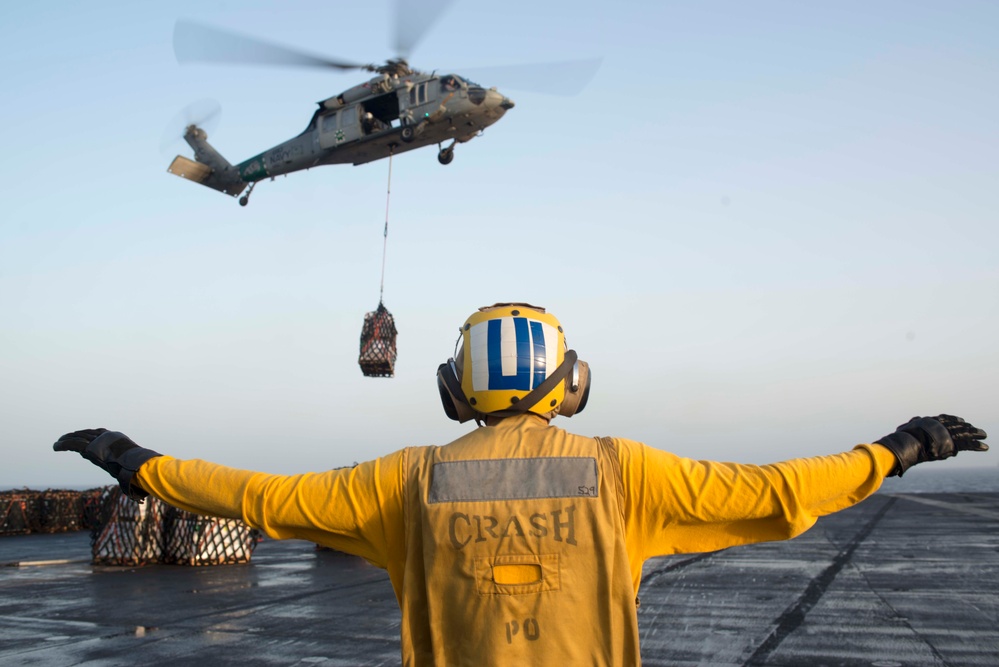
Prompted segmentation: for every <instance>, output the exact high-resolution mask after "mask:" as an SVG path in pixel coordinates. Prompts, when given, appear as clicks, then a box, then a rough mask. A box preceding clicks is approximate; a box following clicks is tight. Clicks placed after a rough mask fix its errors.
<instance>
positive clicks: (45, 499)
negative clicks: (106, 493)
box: [0, 489, 102, 535]
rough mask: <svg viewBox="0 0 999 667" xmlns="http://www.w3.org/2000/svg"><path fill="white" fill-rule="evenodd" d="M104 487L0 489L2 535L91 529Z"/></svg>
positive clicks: (0, 533) (0, 532) (0, 525)
mask: <svg viewBox="0 0 999 667" xmlns="http://www.w3.org/2000/svg"><path fill="white" fill-rule="evenodd" d="M101 492H102V490H101V489H90V490H87V491H66V490H60V489H47V490H45V491H34V490H31V489H21V490H12V491H0V535H24V534H27V533H61V532H64V531H71V530H82V529H85V528H90V527H91V526H93V524H94V515H95V508H96V505H97V503H98V501H99V498H100V495H101Z"/></svg>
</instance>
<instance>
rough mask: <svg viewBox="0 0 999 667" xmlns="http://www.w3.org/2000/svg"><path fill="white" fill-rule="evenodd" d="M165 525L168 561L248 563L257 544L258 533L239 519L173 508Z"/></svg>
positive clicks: (181, 563)
mask: <svg viewBox="0 0 999 667" xmlns="http://www.w3.org/2000/svg"><path fill="white" fill-rule="evenodd" d="M163 527H164V533H165V537H164V551H163V562H164V563H174V564H177V565H223V564H232V563H248V562H249V561H250V557H251V556H252V555H253V550H254V549H255V548H256V546H257V532H256V531H255V530H252V529H251V528H250V527H249V526H247V525H246V524H245V523H243V522H242V521H237V520H235V519H219V518H216V517H209V516H201V515H199V514H192V513H191V512H185V511H184V510H181V509H177V508H175V507H170V508H169V509H168V511H167V513H166V517H165V521H164V524H163Z"/></svg>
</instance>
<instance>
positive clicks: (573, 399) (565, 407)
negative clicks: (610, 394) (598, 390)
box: [558, 360, 590, 417]
mask: <svg viewBox="0 0 999 667" xmlns="http://www.w3.org/2000/svg"><path fill="white" fill-rule="evenodd" d="M589 398H590V365H589V364H588V363H586V362H585V361H582V360H580V361H577V362H576V367H575V368H573V370H572V373H570V374H569V376H568V377H567V378H566V379H565V398H564V399H562V403H561V404H560V405H559V406H558V414H559V416H562V417H571V416H573V415H574V414H576V413H577V412H582V411H583V408H585V407H586V401H587V400H589Z"/></svg>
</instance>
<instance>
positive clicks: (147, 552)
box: [90, 486, 167, 565]
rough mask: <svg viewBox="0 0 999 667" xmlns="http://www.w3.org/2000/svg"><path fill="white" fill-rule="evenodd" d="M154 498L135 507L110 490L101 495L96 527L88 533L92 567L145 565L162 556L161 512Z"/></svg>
mask: <svg viewBox="0 0 999 667" xmlns="http://www.w3.org/2000/svg"><path fill="white" fill-rule="evenodd" d="M166 507H167V505H164V504H163V503H162V502H160V501H159V500H157V499H156V498H151V497H150V498H146V500H145V501H144V502H141V503H137V502H135V501H133V500H129V498H128V497H127V496H125V495H123V494H122V492H121V488H120V487H118V486H110V487H107V488H105V489H104V492H103V493H102V494H101V505H100V512H99V515H98V521H97V524H96V525H95V526H94V527H93V528H92V529H91V531H90V549H91V554H92V559H91V561H92V562H93V564H94V565H146V564H149V563H155V562H158V561H159V560H160V558H161V557H162V556H163V512H164V509H165V508H166Z"/></svg>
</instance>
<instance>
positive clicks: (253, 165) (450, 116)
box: [168, 70, 514, 206]
mask: <svg viewBox="0 0 999 667" xmlns="http://www.w3.org/2000/svg"><path fill="white" fill-rule="evenodd" d="M513 106H514V104H513V102H512V101H511V100H510V99H508V98H507V97H505V96H503V95H502V94H501V93H499V92H498V91H497V90H496V89H495V88H489V89H486V88H483V87H482V86H479V85H477V84H475V83H472V82H470V81H467V80H465V79H463V78H461V77H459V76H457V75H454V74H446V75H441V76H439V75H435V74H422V73H419V72H414V71H412V70H406V71H405V72H404V73H403V74H390V73H385V72H382V73H381V76H377V77H375V78H373V79H371V80H370V81H368V82H366V83H363V84H360V85H358V86H354V87H353V88H350V89H348V90H346V91H344V92H343V93H341V94H339V95H336V96H334V97H331V98H329V99H326V100H323V101H322V102H319V109H317V110H316V112H315V113H314V114H313V116H312V119H311V120H310V121H309V124H308V126H307V127H306V128H305V130H304V131H303V132H302V133H301V134H299V135H298V136H297V137H294V138H292V139H289V140H288V141H285V142H282V143H280V144H278V145H277V146H274V147H273V148H271V149H269V150H266V151H264V152H263V153H260V154H258V155H255V156H253V157H251V158H250V159H248V160H244V161H243V162H240V163H239V164H236V165H233V164H230V163H229V162H228V161H227V160H226V159H225V158H224V157H222V155H221V154H219V153H218V151H216V150H215V149H214V148H213V147H212V146H211V145H210V144H209V143H208V135H207V134H206V133H205V132H204V130H202V129H201V128H199V127H197V126H195V125H190V126H188V128H187V130H186V132H185V133H184V139H185V140H186V141H187V143H188V144H190V145H191V147H192V148H193V149H194V158H195V159H194V161H192V160H189V159H188V158H185V157H183V156H180V155H178V156H177V157H176V158H175V159H174V161H173V162H172V163H171V165H170V167H169V169H168V171H170V172H171V173H173V174H176V175H178V176H181V177H182V178H186V179H188V180H193V181H196V182H199V183H201V184H202V185H206V186H208V187H210V188H212V189H214V190H218V191H219V192H222V193H224V194H228V195H230V196H233V197H236V196H239V195H240V194H241V193H242V192H243V191H244V190H245V189H246V188H247V186H249V187H250V191H249V192H247V193H246V194H245V195H243V196H242V197H241V198H240V200H239V203H240V204H241V205H243V206H245V205H246V204H247V201H248V200H249V194H250V192H252V191H253V188H254V186H255V185H256V183H257V182H259V181H262V180H264V179H267V178H274V177H275V176H280V175H282V174H289V173H291V172H295V171H301V170H303V169H310V168H312V167H318V166H321V165H327V164H354V165H359V164H365V163H367V162H372V161H374V160H380V159H382V158H386V157H389V156H391V155H395V154H398V153H404V152H406V151H411V150H413V149H416V148H422V147H424V146H429V145H431V144H437V145H438V146H439V152H438V154H437V159H438V161H439V162H440V163H441V164H450V162H451V161H452V160H453V159H454V147H455V145H456V144H458V143H464V142H466V141H470V140H471V139H474V138H475V137H476V136H478V134H479V133H480V132H482V131H483V130H484V129H485V128H487V127H489V126H490V125H492V124H493V123H495V122H496V121H498V120H499V119H500V118H502V117H503V115H504V114H505V113H506V112H507V111H508V110H510V109H512V108H513ZM447 141H450V142H451V143H450V145H448V146H444V145H443V144H444V143H445V142H447Z"/></svg>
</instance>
